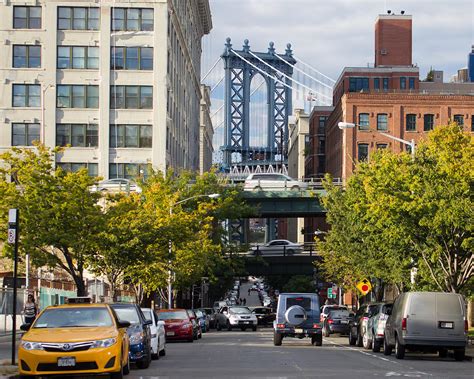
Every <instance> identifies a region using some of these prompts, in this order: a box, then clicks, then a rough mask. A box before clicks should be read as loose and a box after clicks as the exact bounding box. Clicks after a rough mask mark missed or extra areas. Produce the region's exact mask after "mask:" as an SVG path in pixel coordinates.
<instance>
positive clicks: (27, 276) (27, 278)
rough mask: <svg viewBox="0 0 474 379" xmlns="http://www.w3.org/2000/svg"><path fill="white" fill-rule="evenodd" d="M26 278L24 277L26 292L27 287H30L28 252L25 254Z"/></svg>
mask: <svg viewBox="0 0 474 379" xmlns="http://www.w3.org/2000/svg"><path fill="white" fill-rule="evenodd" d="M25 270H26V275H25V276H26V279H25V287H26V292H27V293H28V289H29V288H30V254H26V268H25Z"/></svg>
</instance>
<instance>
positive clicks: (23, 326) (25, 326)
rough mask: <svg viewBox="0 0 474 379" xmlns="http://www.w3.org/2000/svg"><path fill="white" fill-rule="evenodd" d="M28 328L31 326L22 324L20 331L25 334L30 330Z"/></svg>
mask: <svg viewBox="0 0 474 379" xmlns="http://www.w3.org/2000/svg"><path fill="white" fill-rule="evenodd" d="M30 328H31V324H22V325H21V326H20V330H23V331H25V332H27V331H28V330H30Z"/></svg>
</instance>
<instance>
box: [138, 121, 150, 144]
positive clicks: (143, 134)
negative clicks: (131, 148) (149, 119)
mask: <svg viewBox="0 0 474 379" xmlns="http://www.w3.org/2000/svg"><path fill="white" fill-rule="evenodd" d="M151 144H152V127H151V125H141V126H140V147H151Z"/></svg>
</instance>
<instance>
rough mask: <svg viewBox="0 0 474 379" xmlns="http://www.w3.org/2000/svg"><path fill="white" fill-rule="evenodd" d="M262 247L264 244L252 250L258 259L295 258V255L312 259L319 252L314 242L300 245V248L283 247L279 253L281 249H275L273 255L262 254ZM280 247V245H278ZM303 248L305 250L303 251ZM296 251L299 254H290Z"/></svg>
mask: <svg viewBox="0 0 474 379" xmlns="http://www.w3.org/2000/svg"><path fill="white" fill-rule="evenodd" d="M261 246H264V245H263V244H259V245H256V246H254V247H256V250H252V252H253V253H254V256H256V257H260V256H265V255H267V256H283V257H292V256H295V255H297V256H298V255H299V256H301V255H304V256H306V255H309V256H310V257H312V256H317V255H318V254H317V250H316V249H315V247H316V245H315V243H313V242H305V243H304V244H302V245H300V247H299V248H298V247H297V246H290V247H287V246H286V245H283V249H282V251H278V250H280V249H275V250H274V251H273V252H272V253H270V254H265V253H263V252H262V250H261V249H260V247H261ZM277 246H278V245H277ZM301 248H303V250H301ZM295 250H297V251H298V252H297V253H296V254H295V253H291V254H289V253H288V251H291V252H294V251H295Z"/></svg>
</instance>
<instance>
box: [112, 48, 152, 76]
mask: <svg viewBox="0 0 474 379" xmlns="http://www.w3.org/2000/svg"><path fill="white" fill-rule="evenodd" d="M111 51H112V52H111V58H110V66H111V67H110V68H111V69H113V70H153V48H152V47H112V49H111Z"/></svg>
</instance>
